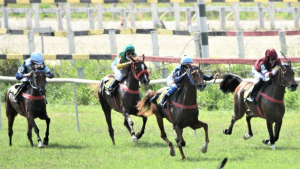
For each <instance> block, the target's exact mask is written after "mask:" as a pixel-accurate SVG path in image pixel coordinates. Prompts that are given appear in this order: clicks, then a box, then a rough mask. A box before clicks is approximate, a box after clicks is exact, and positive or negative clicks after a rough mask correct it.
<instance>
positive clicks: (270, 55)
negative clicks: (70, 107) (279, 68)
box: [265, 49, 278, 58]
mask: <svg viewBox="0 0 300 169" xmlns="http://www.w3.org/2000/svg"><path fill="white" fill-rule="evenodd" d="M265 57H266V58H277V57H278V56H277V53H276V51H275V49H268V50H267V51H266V54H265Z"/></svg>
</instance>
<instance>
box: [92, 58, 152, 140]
mask: <svg viewBox="0 0 300 169" xmlns="http://www.w3.org/2000/svg"><path fill="white" fill-rule="evenodd" d="M130 59H131V61H132V62H131V65H130V66H128V67H127V71H128V75H127V76H126V77H125V78H124V79H123V80H122V81H121V82H120V83H119V87H118V89H117V91H115V92H114V94H113V96H109V95H107V93H106V92H105V91H106V89H105V88H106V87H105V83H106V82H107V81H108V80H109V79H111V78H114V75H107V76H105V77H104V78H103V79H101V81H100V83H99V86H98V98H99V102H100V104H101V106H102V110H103V112H104V114H105V119H106V123H107V125H108V132H109V135H110V137H111V140H112V143H113V145H115V139H114V129H113V127H112V123H111V109H114V110H115V111H117V112H120V113H122V115H123V116H124V125H125V127H126V128H127V130H128V131H129V133H130V135H131V140H132V142H137V141H138V139H140V138H141V137H142V136H143V134H144V131H145V126H146V122H147V117H143V116H140V117H142V118H143V126H142V129H141V131H140V132H138V133H137V134H135V132H134V129H133V122H132V120H131V118H130V115H134V116H138V115H137V113H138V110H137V108H136V107H135V106H136V104H137V102H138V101H139V100H141V94H140V91H139V82H141V84H143V85H148V84H149V82H150V80H149V78H148V77H149V73H148V71H147V66H146V65H145V63H144V59H145V56H144V55H143V57H142V60H141V61H137V60H134V59H133V58H130ZM128 69H129V70H128Z"/></svg>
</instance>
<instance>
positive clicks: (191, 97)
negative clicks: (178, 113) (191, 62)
mask: <svg viewBox="0 0 300 169" xmlns="http://www.w3.org/2000/svg"><path fill="white" fill-rule="evenodd" d="M181 88H182V89H180V90H181V91H179V93H178V97H177V101H176V102H179V103H182V104H184V105H192V104H196V103H197V89H196V87H195V86H193V85H191V83H190V81H189V79H188V78H187V77H185V79H184V82H183V83H182V85H181Z"/></svg>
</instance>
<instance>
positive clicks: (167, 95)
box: [159, 92, 170, 107]
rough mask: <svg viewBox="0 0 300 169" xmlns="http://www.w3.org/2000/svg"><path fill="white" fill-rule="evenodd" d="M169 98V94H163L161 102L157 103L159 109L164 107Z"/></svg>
mask: <svg viewBox="0 0 300 169" xmlns="http://www.w3.org/2000/svg"><path fill="white" fill-rule="evenodd" d="M169 96H170V93H169V92H167V93H165V95H164V96H163V98H162V99H161V101H160V103H159V106H160V107H164V106H165V104H166V102H167V100H168V98H169Z"/></svg>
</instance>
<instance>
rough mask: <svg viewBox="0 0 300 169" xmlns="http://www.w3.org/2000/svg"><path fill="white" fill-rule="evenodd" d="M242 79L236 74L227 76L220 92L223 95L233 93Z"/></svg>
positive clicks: (224, 77) (221, 84)
mask: <svg viewBox="0 0 300 169" xmlns="http://www.w3.org/2000/svg"><path fill="white" fill-rule="evenodd" d="M242 81H243V80H242V78H240V77H239V76H238V75H235V74H225V75H224V76H223V80H222V82H221V83H220V90H221V91H222V92H223V93H225V94H226V93H229V92H231V93H233V92H234V91H235V89H236V87H237V86H238V85H239V84H240V83H241V82H242Z"/></svg>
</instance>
